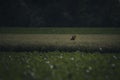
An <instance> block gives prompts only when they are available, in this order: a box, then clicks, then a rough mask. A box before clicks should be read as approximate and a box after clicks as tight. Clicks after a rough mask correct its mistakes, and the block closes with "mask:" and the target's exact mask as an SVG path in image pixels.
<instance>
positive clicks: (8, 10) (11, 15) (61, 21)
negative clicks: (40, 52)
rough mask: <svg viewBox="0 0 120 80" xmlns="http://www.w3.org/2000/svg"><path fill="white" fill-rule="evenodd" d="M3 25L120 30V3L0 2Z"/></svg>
mask: <svg viewBox="0 0 120 80" xmlns="http://www.w3.org/2000/svg"><path fill="white" fill-rule="evenodd" d="M0 26H3V27H5V26H9V27H13V26H14V27H18V26H19V27H30V26H31V27H43V26H44V27H46V26H47V27H74V26H78V27H89V26H91V27H93V26H94V27H110V26H112V27H120V1H119V0H0Z"/></svg>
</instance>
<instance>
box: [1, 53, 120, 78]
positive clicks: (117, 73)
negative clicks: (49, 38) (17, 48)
mask: <svg viewBox="0 0 120 80" xmlns="http://www.w3.org/2000/svg"><path fill="white" fill-rule="evenodd" d="M0 80H120V54H119V53H113V54H109V53H108V54H100V53H94V54H93V53H83V52H79V51H78V52H72V53H68V52H48V53H42V52H36V51H34V52H17V53H16V52H0Z"/></svg>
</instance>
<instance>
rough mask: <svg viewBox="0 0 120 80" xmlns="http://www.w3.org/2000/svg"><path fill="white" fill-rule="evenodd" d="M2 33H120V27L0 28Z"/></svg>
mask: <svg viewBox="0 0 120 80" xmlns="http://www.w3.org/2000/svg"><path fill="white" fill-rule="evenodd" d="M0 34H120V28H100V27H99V28H94V27H92V28H77V27H76V28H54V27H51V28H50V27H49V28H48V27H46V28H20V27H19V28H15V27H12V28H11V27H10V28H9V27H7V28H4V27H2V28H0Z"/></svg>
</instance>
